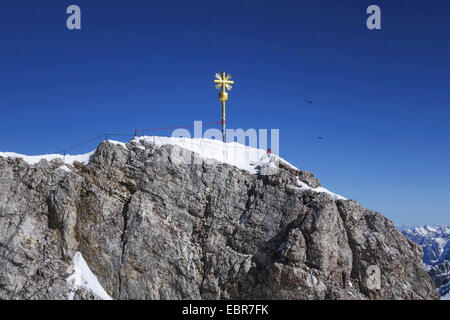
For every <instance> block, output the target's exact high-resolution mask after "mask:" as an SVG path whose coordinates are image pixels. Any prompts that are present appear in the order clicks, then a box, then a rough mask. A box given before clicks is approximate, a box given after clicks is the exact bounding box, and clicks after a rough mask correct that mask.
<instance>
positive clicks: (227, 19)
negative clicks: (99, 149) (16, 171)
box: [0, 0, 450, 224]
mask: <svg viewBox="0 0 450 320" xmlns="http://www.w3.org/2000/svg"><path fill="white" fill-rule="evenodd" d="M70 4H77V5H79V6H80V7H81V10H82V30H80V31H69V30H68V29H67V28H66V17H67V14H66V8H67V6H68V5H70ZM370 4H377V5H379V6H380V7H381V10H382V30H380V31H369V30H368V29H367V28H366V27H365V20H366V17H367V15H366V14H365V10H366V8H367V6H368V5H370ZM449 17H450V2H449V1H448V0H433V1H424V0H423V1H413V0H408V1H406V0H404V1H402V0H395V1H393V0H390V1H364V0H362V1H353V0H345V1H337V0H336V1H335V0H330V1H317V0H314V1H313V0H308V1H299V0H296V1H285V0H283V1H279V0H272V1H246V0H235V1H234V0H229V1H216V0H208V1H205V0H201V1H197V0H189V1H171V0H167V1H144V0H142V1H136V0H128V1H112V0H110V1H100V0H95V1H92V0H89V1H87V0H71V1H65V0H58V1H31V0H30V1H22V0H14V1H11V0H5V1H2V3H1V5H0V43H1V44H0V112H1V116H0V150H1V151H14V152H19V153H25V154H43V153H53V152H56V151H58V150H61V149H64V148H65V147H66V146H70V145H73V144H76V143H77V142H80V141H83V140H85V139H88V138H90V137H93V136H96V135H99V134H102V133H104V132H131V133H132V132H133V130H134V128H154V127H165V126H172V125H180V124H181V125H184V124H191V123H192V122H193V121H194V120H203V121H204V122H210V121H216V120H220V106H219V102H218V101H217V91H216V90H215V88H214V87H213V84H212V80H213V76H214V74H215V73H216V72H218V71H221V70H222V69H226V70H227V71H229V72H230V73H231V74H232V75H233V79H234V80H235V81H236V85H235V86H234V88H233V90H232V92H231V96H230V97H231V98H230V103H229V104H228V119H227V120H228V125H229V126H230V127H233V128H279V129H280V153H281V156H282V157H284V158H285V159H287V160H288V161H290V162H291V163H293V164H294V165H296V166H298V167H299V168H302V169H306V170H309V171H312V172H314V173H315V175H316V176H317V177H319V179H320V180H321V182H322V184H323V185H324V186H326V187H327V188H329V189H330V190H332V191H334V192H337V193H340V194H342V195H344V196H346V197H348V198H352V199H356V200H358V201H359V202H360V203H362V204H363V205H364V206H365V207H367V208H370V209H375V210H377V211H380V212H382V213H383V214H385V215H386V216H388V217H389V218H390V219H392V220H393V221H394V222H396V223H405V224H425V223H428V224H432V223H450V218H449V217H450V209H449V208H450V151H449V142H450V125H449V122H450V90H449V88H450V18H449ZM305 100H312V101H314V102H315V104H308V103H306V102H305ZM318 136H322V137H324V139H323V140H318V139H317V137H318ZM94 147H95V145H87V146H85V147H84V148H80V149H79V150H74V153H78V152H80V153H81V152H85V151H87V149H93V148H94Z"/></svg>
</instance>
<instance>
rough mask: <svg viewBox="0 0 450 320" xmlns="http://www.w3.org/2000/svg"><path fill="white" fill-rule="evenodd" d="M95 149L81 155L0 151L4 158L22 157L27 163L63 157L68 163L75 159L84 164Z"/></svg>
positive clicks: (31, 163)
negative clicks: (34, 154)
mask: <svg viewBox="0 0 450 320" xmlns="http://www.w3.org/2000/svg"><path fill="white" fill-rule="evenodd" d="M94 152H95V150H94V151H91V152H88V153H84V154H79V155H70V154H66V155H65V156H64V155H62V154H44V155H40V156H27V155H24V154H19V153H15V152H0V157H4V158H22V159H23V160H24V161H25V162H26V163H28V164H30V165H34V164H36V163H38V162H39V161H41V160H47V161H52V160H55V159H61V160H62V161H64V163H66V164H70V165H73V163H74V162H75V161H78V162H81V163H83V164H88V163H89V160H90V158H91V156H92V155H93V154H94Z"/></svg>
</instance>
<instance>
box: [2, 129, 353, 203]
mask: <svg viewBox="0 0 450 320" xmlns="http://www.w3.org/2000/svg"><path fill="white" fill-rule="evenodd" d="M107 141H108V142H109V143H113V144H116V145H120V146H122V147H124V148H125V149H126V148H127V147H126V144H125V143H123V142H120V141H114V140H107ZM131 142H133V143H135V144H137V145H139V144H141V143H143V142H144V143H150V144H154V145H156V146H159V147H161V146H164V145H176V146H179V147H181V148H184V149H186V150H189V151H192V152H195V153H197V154H198V155H199V156H200V157H201V158H202V159H212V160H216V161H219V162H222V163H226V164H229V165H232V166H235V167H237V168H239V169H242V170H246V171H248V172H249V173H251V174H257V173H258V169H259V168H261V167H262V166H268V167H274V166H276V164H277V163H279V162H282V163H284V164H285V165H287V166H288V167H291V168H292V169H294V170H299V169H298V168H296V167H295V166H293V165H292V164H290V163H289V162H288V161H286V160H284V159H283V158H281V157H279V156H277V155H275V154H267V151H266V150H264V149H257V148H253V147H249V146H246V145H242V144H240V143H237V142H227V143H225V142H223V141H220V140H216V139H203V138H178V137H160V136H142V137H135V138H133V139H132V140H131ZM94 152H95V150H94V151H91V152H88V153H85V154H80V155H65V156H64V155H61V154H48V155H41V156H27V155H22V154H17V153H12V152H0V157H12V158H22V159H23V160H25V161H26V162H27V163H28V164H30V165H34V164H36V163H38V162H39V161H41V160H43V159H45V160H47V161H51V160H54V159H61V160H62V161H64V162H65V163H66V164H69V165H72V164H73V163H74V162H75V161H78V162H81V163H84V164H87V163H89V160H90V158H91V156H92V155H93V154H94ZM61 169H63V170H66V171H70V169H69V168H67V167H64V166H63V167H61ZM297 185H298V187H299V188H300V189H302V190H304V191H305V190H313V191H315V192H322V193H327V194H329V195H330V196H331V197H332V198H333V199H335V200H337V199H343V200H346V199H345V198H344V197H342V196H341V195H338V194H336V193H333V192H331V191H329V190H327V189H325V188H323V187H317V188H311V187H310V186H308V185H307V184H305V183H304V182H301V181H300V180H297Z"/></svg>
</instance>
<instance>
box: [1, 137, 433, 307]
mask: <svg viewBox="0 0 450 320" xmlns="http://www.w3.org/2000/svg"><path fill="white" fill-rule="evenodd" d="M180 154H182V155H183V157H190V158H192V159H194V158H195V159H196V161H195V162H193V164H185V162H183V161H180ZM62 165H63V163H62V162H61V161H56V160H54V161H51V162H48V161H45V160H43V161H41V162H39V163H38V164H35V165H28V164H27V163H25V162H24V161H23V160H21V159H5V158H0V298H1V299H66V298H67V296H68V293H69V292H70V290H71V287H70V285H69V284H68V283H67V281H66V279H67V277H68V276H69V275H70V273H71V270H72V265H71V260H72V258H73V256H74V254H75V252H77V251H79V252H81V253H82V255H83V257H84V258H85V260H86V261H87V263H88V264H89V267H90V268H91V270H92V272H93V273H94V274H95V275H96V276H97V277H98V280H99V282H100V283H101V284H102V286H103V287H104V288H105V290H106V291H107V292H108V294H109V295H111V296H112V297H113V298H114V299H438V298H439V295H438V293H437V291H436V288H435V287H434V285H433V282H432V280H431V279H430V277H429V275H428V274H427V272H426V271H425V270H424V268H423V265H422V263H421V257H422V254H423V253H422V251H421V249H420V247H419V246H417V245H415V244H414V243H412V242H410V241H408V240H407V239H406V238H405V237H404V236H403V235H402V234H400V233H399V232H398V231H397V230H396V229H395V227H394V226H393V224H392V223H391V222H390V221H389V220H388V219H386V218H385V217H383V216H382V215H381V214H378V213H376V212H372V211H369V210H366V209H364V208H362V207H361V206H360V205H359V204H358V203H357V202H355V201H344V200H339V201H335V200H333V199H332V198H331V197H329V196H328V195H327V194H324V193H315V192H313V191H311V190H308V191H302V190H301V189H300V188H298V187H296V186H295V181H296V178H297V177H298V178H299V179H300V180H301V181H303V182H305V183H307V184H308V185H309V186H311V187H313V188H314V187H317V186H320V183H319V181H318V180H317V178H315V177H314V176H313V175H312V174H311V173H309V172H305V171H299V170H295V169H293V168H292V167H290V166H289V165H287V164H284V163H283V162H280V164H279V169H278V171H277V172H276V174H271V175H251V174H249V173H247V172H245V171H243V170H240V169H238V168H236V167H233V166H230V165H227V164H223V163H219V162H216V161H212V160H202V159H199V158H198V155H196V154H194V153H192V152H188V151H186V150H180V148H179V147H176V146H170V145H166V146H162V147H157V146H155V145H153V144H151V143H148V142H146V141H141V142H139V141H136V140H133V141H131V142H129V143H127V144H126V148H124V147H123V146H122V145H117V144H114V143H110V142H103V143H101V144H100V145H99V147H98V148H97V150H96V152H95V154H94V155H93V156H92V158H91V161H90V162H89V164H87V165H83V164H81V163H74V165H73V166H70V165H69V167H70V169H71V170H72V171H73V172H67V171H64V170H61V169H60V167H61V166H62ZM371 265H377V266H378V267H379V268H380V270H381V288H380V289H377V290H371V289H370V288H368V287H367V277H368V275H367V268H368V267H369V266H371ZM93 298H95V296H94V295H93V294H92V293H91V292H87V291H86V290H84V289H79V290H78V291H77V292H76V294H75V299H93Z"/></svg>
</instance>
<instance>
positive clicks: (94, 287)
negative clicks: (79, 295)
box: [67, 252, 112, 300]
mask: <svg viewBox="0 0 450 320" xmlns="http://www.w3.org/2000/svg"><path fill="white" fill-rule="evenodd" d="M73 265H74V272H73V274H72V275H71V276H70V277H69V278H67V282H69V283H70V284H71V285H72V290H71V291H70V293H69V297H68V299H69V300H73V298H74V296H75V292H76V291H77V290H78V288H80V287H81V288H84V289H85V290H87V291H90V292H92V293H93V294H95V295H96V296H97V297H99V298H101V299H103V300H112V298H111V296H110V295H109V294H108V293H107V292H106V291H105V289H103V287H102V285H101V284H100V283H99V282H98V279H97V277H96V276H95V275H94V274H93V273H92V271H91V269H89V266H88V264H87V263H86V261H85V260H84V259H83V256H82V255H81V253H80V252H77V253H75V256H74V257H73Z"/></svg>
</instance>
